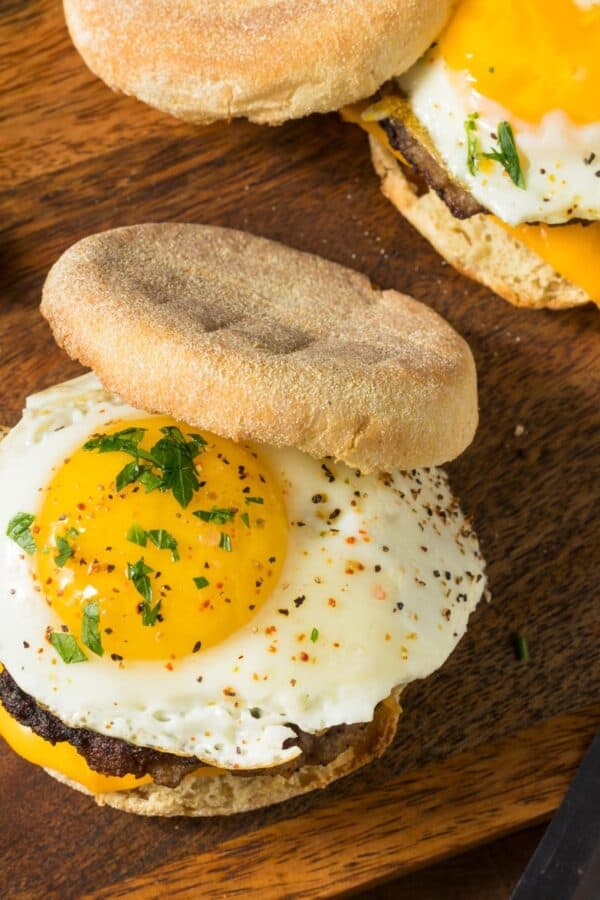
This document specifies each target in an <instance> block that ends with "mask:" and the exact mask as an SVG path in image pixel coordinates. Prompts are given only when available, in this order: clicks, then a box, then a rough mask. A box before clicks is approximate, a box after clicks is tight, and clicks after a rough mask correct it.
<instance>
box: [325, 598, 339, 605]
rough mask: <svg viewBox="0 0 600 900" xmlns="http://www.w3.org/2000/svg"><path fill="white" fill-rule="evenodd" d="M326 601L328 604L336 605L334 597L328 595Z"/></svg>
mask: <svg viewBox="0 0 600 900" xmlns="http://www.w3.org/2000/svg"><path fill="white" fill-rule="evenodd" d="M327 602H328V603H329V605H330V606H334V607H335V606H337V603H336V601H335V598H334V597H330V598H329V600H328V601H327Z"/></svg>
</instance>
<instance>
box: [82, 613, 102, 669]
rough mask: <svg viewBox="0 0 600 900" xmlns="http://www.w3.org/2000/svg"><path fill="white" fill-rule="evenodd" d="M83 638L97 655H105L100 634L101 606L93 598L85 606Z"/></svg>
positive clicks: (86, 644)
mask: <svg viewBox="0 0 600 900" xmlns="http://www.w3.org/2000/svg"><path fill="white" fill-rule="evenodd" d="M81 640H82V642H83V643H84V644H85V646H86V647H88V648H89V649H90V650H91V651H92V653H95V654H96V656H104V647H103V646H102V638H101V636H100V607H99V606H98V601H97V600H91V601H90V602H89V603H86V605H85V606H84V607H83V619H82V622H81Z"/></svg>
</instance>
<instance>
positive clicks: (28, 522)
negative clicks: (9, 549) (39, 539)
mask: <svg viewBox="0 0 600 900" xmlns="http://www.w3.org/2000/svg"><path fill="white" fill-rule="evenodd" d="M34 519H35V516H32V515H31V514H30V513H24V512H20V513H17V514H16V516H13V517H12V519H11V520H10V522H9V523H8V527H7V529H6V534H7V535H8V537H9V538H11V540H13V541H14V542H15V544H18V545H19V547H20V548H21V549H22V550H24V551H25V553H29V554H31V553H35V551H36V549H37V548H36V546H35V541H34V539H33V535H32V533H31V526H32V525H33V522H34Z"/></svg>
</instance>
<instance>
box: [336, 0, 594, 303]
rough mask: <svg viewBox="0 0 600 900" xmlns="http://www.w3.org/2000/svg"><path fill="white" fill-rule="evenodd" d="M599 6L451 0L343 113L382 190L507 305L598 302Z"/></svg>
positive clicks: (580, 0) (577, 1)
mask: <svg viewBox="0 0 600 900" xmlns="http://www.w3.org/2000/svg"><path fill="white" fill-rule="evenodd" d="M599 47H600V4H599V3H598V2H597V0H551V2H550V3H548V2H546V3H542V2H540V0H526V2H524V3H504V4H499V3H496V2H493V0H460V2H459V4H458V5H457V7H456V10H455V11H454V14H453V16H452V18H451V19H450V22H449V23H448V25H447V26H446V28H445V29H444V30H443V31H442V34H441V36H440V37H439V38H438V40H437V41H436V42H435V43H434V44H433V45H432V47H431V48H430V49H429V50H428V51H427V52H426V53H425V55H424V56H423V57H422V58H421V59H420V61H419V62H418V63H417V64H416V65H415V66H413V67H412V68H411V69H409V71H408V72H406V73H405V74H402V73H401V72H397V73H396V74H397V75H399V76H400V77H398V78H396V79H394V80H392V81H391V82H389V83H388V84H387V85H385V87H384V88H383V89H382V92H381V94H380V96H379V97H378V98H376V100H375V102H373V103H369V104H366V107H359V108H357V107H355V108H354V109H351V110H346V113H345V115H346V116H347V117H349V118H351V119H353V120H354V121H357V122H358V123H359V124H361V125H362V126H363V127H364V128H366V129H367V130H368V131H369V132H370V134H371V137H370V140H371V150H372V157H373V162H374V164H375V168H376V170H377V172H378V174H379V175H380V176H381V179H382V188H383V192H384V194H386V196H387V197H389V199H390V200H391V201H392V202H393V203H394V204H395V205H396V206H397V207H398V209H399V210H400V211H401V212H402V213H403V215H405V216H406V218H407V219H408V220H409V221H410V222H411V223H412V224H413V225H414V226H415V227H416V228H417V229H418V230H419V231H420V232H421V233H422V234H423V235H424V236H425V237H426V238H427V239H428V240H429V241H430V242H431V243H432V244H433V246H434V247H435V248H436V250H438V251H439V252H440V253H441V254H442V255H443V256H444V257H445V258H446V259H447V260H448V262H450V263H451V264H452V265H453V266H455V267H456V268H457V269H459V270H460V271H462V272H464V273H465V274H467V275H469V276H471V277H472V278H475V279H476V280H477V281H480V282H482V283H483V284H485V285H487V286H488V287H490V288H492V289H493V290H494V291H496V292H497V293H498V294H500V295H501V296H502V297H504V298H505V299H507V300H509V301H510V302H511V303H514V304H516V305H518V306H528V307H535V308H539V307H548V308H551V309H563V308H566V307H571V306H579V305H581V304H585V303H588V302H590V301H593V302H595V303H597V304H598V303H600V222H599V221H598V220H599V219H600V104H599V103H598V96H599V92H598V89H597V84H598V79H599V77H600V56H599V54H598V48H599Z"/></svg>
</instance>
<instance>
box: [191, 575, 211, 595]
mask: <svg viewBox="0 0 600 900" xmlns="http://www.w3.org/2000/svg"><path fill="white" fill-rule="evenodd" d="M194 584H195V585H196V587H197V588H198V590H199V591H201V590H202V588H205V587H208V586H209V584H210V581H209V580H208V578H205V577H204V575H199V576H198V577H197V578H194Z"/></svg>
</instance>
